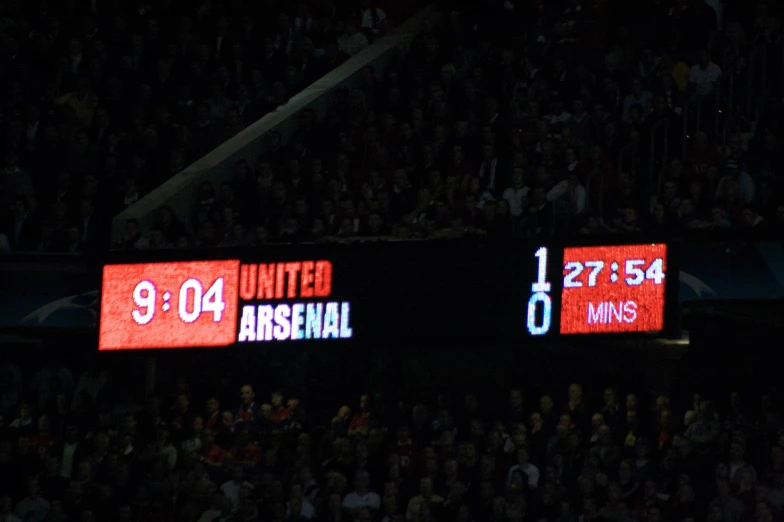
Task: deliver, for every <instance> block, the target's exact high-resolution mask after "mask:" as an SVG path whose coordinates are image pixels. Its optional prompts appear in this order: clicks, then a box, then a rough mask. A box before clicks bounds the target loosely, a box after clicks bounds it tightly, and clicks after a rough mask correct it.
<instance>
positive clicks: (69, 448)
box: [60, 442, 79, 479]
mask: <svg viewBox="0 0 784 522" xmlns="http://www.w3.org/2000/svg"><path fill="white" fill-rule="evenodd" d="M78 448H79V443H78V442H74V443H73V444H68V443H65V444H64V445H63V458H62V460H61V461H60V476H61V477H63V478H67V479H69V478H71V474H72V473H73V465H74V455H75V454H76V450H77V449H78Z"/></svg>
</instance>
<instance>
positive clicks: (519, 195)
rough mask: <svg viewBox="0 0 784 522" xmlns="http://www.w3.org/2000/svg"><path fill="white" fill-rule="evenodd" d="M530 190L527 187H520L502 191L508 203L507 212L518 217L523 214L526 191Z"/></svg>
mask: <svg viewBox="0 0 784 522" xmlns="http://www.w3.org/2000/svg"><path fill="white" fill-rule="evenodd" d="M530 191H531V189H530V188H528V187H522V188H518V189H516V188H508V189H506V190H505V191H504V196H503V198H504V199H505V200H506V202H507V203H509V213H510V214H512V215H513V216H515V217H520V216H521V215H522V214H523V208H524V207H525V205H524V203H525V198H527V197H528V193H529V192H530Z"/></svg>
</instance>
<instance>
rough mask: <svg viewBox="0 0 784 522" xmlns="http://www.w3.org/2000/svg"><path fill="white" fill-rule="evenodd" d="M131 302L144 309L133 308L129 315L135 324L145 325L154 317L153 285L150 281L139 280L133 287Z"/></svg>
mask: <svg viewBox="0 0 784 522" xmlns="http://www.w3.org/2000/svg"><path fill="white" fill-rule="evenodd" d="M133 302H134V303H136V306H138V307H139V308H143V309H145V311H144V313H142V312H141V310H139V309H135V310H134V311H133V312H132V313H131V315H132V316H133V320H134V321H136V323H137V324H140V325H145V324H147V323H149V322H150V321H152V318H153V317H155V285H154V284H152V281H146V280H145V281H141V282H139V284H137V285H136V288H134V289H133Z"/></svg>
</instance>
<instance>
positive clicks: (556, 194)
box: [547, 180, 587, 214]
mask: <svg viewBox="0 0 784 522" xmlns="http://www.w3.org/2000/svg"><path fill="white" fill-rule="evenodd" d="M568 195H569V181H568V180H563V181H561V182H560V183H558V184H557V185H556V186H554V187H553V188H551V189H550V191H549V192H548V193H547V201H549V202H550V203H552V202H554V201H557V200H559V199H561V198H562V197H564V196H568ZM572 197H573V198H574V201H573V202H574V205H575V207H576V208H574V209H573V210H574V212H576V213H577V214H582V212H583V210H585V200H586V198H587V194H586V192H585V187H583V186H582V185H581V184H577V185H575V187H574V193H573V194H572Z"/></svg>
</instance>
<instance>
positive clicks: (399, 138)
mask: <svg viewBox="0 0 784 522" xmlns="http://www.w3.org/2000/svg"><path fill="white" fill-rule="evenodd" d="M616 4H617V5H616ZM645 5H646V7H645V9H646V10H647V11H644V12H640V11H638V10H637V9H636V8H635V9H630V8H628V7H627V6H625V5H624V4H622V3H620V2H618V3H616V2H609V1H597V2H583V1H581V0H574V1H571V0H570V1H569V2H506V3H502V2H497V3H492V4H491V5H490V6H489V7H488V6H484V5H482V6H481V7H478V6H476V5H470V4H468V5H466V6H459V5H454V4H452V5H446V6H444V7H443V8H442V10H441V11H440V13H439V16H436V17H434V19H433V21H432V23H430V24H428V26H427V27H426V28H425V29H424V32H423V33H422V34H421V35H420V36H419V37H418V39H417V41H416V42H415V43H414V45H413V46H412V47H411V49H410V51H409V53H408V55H407V56H406V57H401V58H399V59H397V60H395V61H393V62H392V63H391V64H389V65H388V66H387V67H386V69H385V70H384V71H383V73H380V74H378V75H374V74H373V73H374V72H373V71H372V70H369V71H367V80H366V82H365V84H364V85H361V86H359V87H358V88H355V89H350V90H348V91H347V92H345V93H343V94H344V95H343V97H342V98H340V99H338V101H337V102H336V103H335V106H334V107H332V108H331V109H330V110H328V111H326V112H325V113H324V114H322V115H321V116H320V117H319V115H317V114H316V113H313V112H307V113H306V114H305V115H304V116H303V118H304V123H303V126H302V129H301V131H300V132H297V133H295V134H294V135H293V136H292V137H291V139H290V140H288V142H287V143H285V144H279V143H275V142H274V140H272V141H273V144H272V145H271V146H270V147H269V148H263V149H261V150H260V151H259V154H258V155H257V157H256V159H255V161H250V162H242V163H238V164H237V165H235V168H236V170H237V174H236V175H235V177H234V179H229V180H222V181H221V182H220V183H219V184H217V183H216V184H213V185H212V186H209V184H208V183H205V185H204V187H203V191H204V196H205V198H202V197H199V198H196V201H193V203H192V204H191V205H192V208H191V209H189V211H188V212H186V213H184V214H180V215H179V216H178V220H179V221H180V222H181V223H182V224H183V225H184V227H185V229H187V233H186V234H183V235H182V236H180V238H179V240H173V239H171V238H170V240H169V241H168V242H166V243H164V242H159V243H158V246H159V247H165V246H171V245H172V243H178V244H179V245H180V246H185V245H191V244H193V245H201V246H215V245H237V244H241V245H257V244H261V243H265V242H291V241H314V240H315V241H317V240H324V239H327V240H329V239H332V240H334V239H338V240H343V239H351V238H355V237H360V238H361V237H378V236H386V237H389V236H392V237H395V238H429V237H454V236H463V235H474V234H480V235H485V234H487V235H491V236H498V237H508V236H531V235H553V234H554V235H558V236H563V235H572V236H574V235H580V234H603V233H637V232H640V231H651V232H655V233H672V232H690V231H698V232H703V233H704V232H705V231H708V230H718V231H722V230H724V229H740V230H741V231H742V232H744V231H745V232H746V233H751V231H750V230H749V229H751V228H754V229H755V230H754V233H761V232H762V231H765V230H770V229H773V228H779V227H781V225H782V221H781V219H782V218H784V206H781V205H780V203H781V197H780V196H781V190H780V183H779V182H778V176H779V175H780V174H778V172H779V171H780V166H779V165H778V163H779V159H778V156H779V153H778V148H777V145H776V143H777V139H778V135H779V133H780V130H779V128H778V127H779V125H778V122H777V120H778V116H779V115H780V114H781V111H780V106H781V96H780V93H781V87H782V68H781V58H782V43H781V38H780V28H779V24H778V18H777V13H776V12H775V6H772V5H769V4H768V3H764V2H762V3H760V4H759V5H758V6H755V5H752V4H743V3H739V4H734V3H732V2H728V3H726V5H725V4H721V8H720V11H721V12H717V11H716V8H715V7H714V6H712V5H709V4H708V3H705V2H703V1H702V0H699V1H691V0H689V1H683V2H650V3H645ZM649 20H656V23H655V24H650V23H648V21H649ZM725 25H726V26H727V30H726V31H722V30H720V27H724V26H725ZM687 28H688V29H687ZM746 35H748V37H746ZM237 195H240V197H237ZM204 201H212V203H210V204H209V205H206V206H205V205H204V204H203V202H204ZM163 212H164V213H165V214H168V212H167V211H163ZM167 219H168V218H167ZM150 228H151V235H158V228H159V227H158V226H155V225H153V226H152V227H150Z"/></svg>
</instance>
